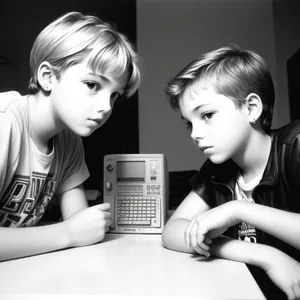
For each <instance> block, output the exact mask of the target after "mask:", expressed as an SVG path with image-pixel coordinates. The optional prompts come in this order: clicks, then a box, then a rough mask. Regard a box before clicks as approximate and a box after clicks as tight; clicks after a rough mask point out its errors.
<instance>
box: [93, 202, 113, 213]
mask: <svg viewBox="0 0 300 300" xmlns="http://www.w3.org/2000/svg"><path fill="white" fill-rule="evenodd" d="M92 208H94V209H100V210H102V211H107V210H109V209H110V204H109V203H108V202H105V203H102V204H97V205H94V206H92Z"/></svg>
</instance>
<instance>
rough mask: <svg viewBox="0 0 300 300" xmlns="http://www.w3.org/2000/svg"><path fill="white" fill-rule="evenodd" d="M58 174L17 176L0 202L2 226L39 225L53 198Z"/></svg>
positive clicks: (0, 222) (0, 221)
mask: <svg viewBox="0 0 300 300" xmlns="http://www.w3.org/2000/svg"><path fill="white" fill-rule="evenodd" d="M55 186H56V174H42V173H38V172H33V173H32V178H31V183H30V177H29V176H22V175H15V176H14V177H13V179H12V181H11V183H10V185H9V187H8V188H7V190H6V191H5V194H4V195H3V198H2V199H1V200H0V207H1V208H0V226H3V227H27V226H33V225H35V224H37V223H38V221H39V220H40V219H41V218H42V216H43V215H44V213H45V210H46V207H47V205H48V203H49V202H50V200H51V199H52V197H53V194H54V191H55Z"/></svg>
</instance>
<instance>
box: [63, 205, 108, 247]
mask: <svg viewBox="0 0 300 300" xmlns="http://www.w3.org/2000/svg"><path fill="white" fill-rule="evenodd" d="M109 209H110V204H109V203H104V204H99V205H95V206H92V207H88V208H85V209H82V210H79V211H77V212H76V213H74V214H73V215H71V216H70V217H69V218H68V219H66V220H65V221H64V222H65V224H66V225H67V227H68V229H69V231H70V235H71V245H70V246H71V247H77V246H85V245H90V244H94V243H97V242H100V241H102V240H103V238H104V236H105V233H106V232H107V231H108V230H109V226H110V225H111V213H110V212H108V210H109Z"/></svg>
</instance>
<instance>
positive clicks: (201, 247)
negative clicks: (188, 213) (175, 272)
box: [184, 218, 212, 257]
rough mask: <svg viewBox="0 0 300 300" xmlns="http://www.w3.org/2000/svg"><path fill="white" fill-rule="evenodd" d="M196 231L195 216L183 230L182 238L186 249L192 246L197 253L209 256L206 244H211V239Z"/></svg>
mask: <svg viewBox="0 0 300 300" xmlns="http://www.w3.org/2000/svg"><path fill="white" fill-rule="evenodd" d="M197 232H198V223H197V221H196V218H194V219H193V220H192V221H191V223H190V224H189V226H188V227H187V228H186V230H185V232H184V240H185V243H186V246H187V250H188V251H189V250H190V249H191V248H193V249H194V250H195V251H197V252H198V253H199V254H201V255H205V256H206V257H209V256H210V253H209V246H208V244H211V242H212V241H211V239H210V238H208V237H206V236H205V235H203V234H201V235H198V234H197Z"/></svg>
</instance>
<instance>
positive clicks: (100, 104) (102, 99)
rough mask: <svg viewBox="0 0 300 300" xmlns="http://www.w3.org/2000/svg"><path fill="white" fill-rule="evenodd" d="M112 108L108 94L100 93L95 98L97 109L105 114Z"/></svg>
mask: <svg viewBox="0 0 300 300" xmlns="http://www.w3.org/2000/svg"><path fill="white" fill-rule="evenodd" d="M111 110H112V105H111V98H110V94H102V95H100V96H99V98H98V100H97V111H98V112H101V113H102V114H104V115H106V114H109V113H110V112H111Z"/></svg>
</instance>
